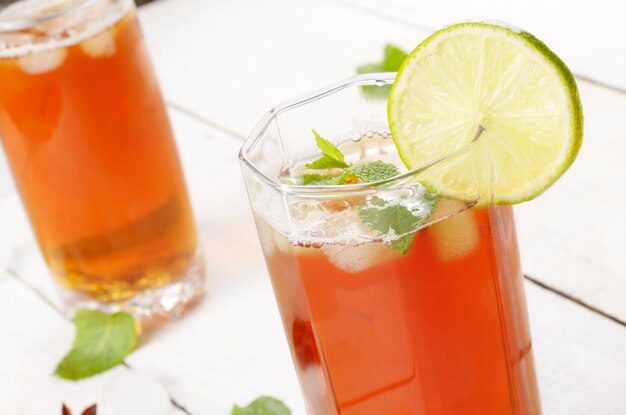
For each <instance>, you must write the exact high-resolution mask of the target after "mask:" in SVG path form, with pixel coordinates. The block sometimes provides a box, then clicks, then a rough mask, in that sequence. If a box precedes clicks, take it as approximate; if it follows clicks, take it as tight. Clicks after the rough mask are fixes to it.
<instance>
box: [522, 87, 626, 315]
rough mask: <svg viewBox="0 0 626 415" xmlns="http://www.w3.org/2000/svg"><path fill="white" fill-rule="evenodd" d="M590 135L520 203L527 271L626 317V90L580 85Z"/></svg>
mask: <svg viewBox="0 0 626 415" xmlns="http://www.w3.org/2000/svg"><path fill="white" fill-rule="evenodd" d="M580 92H581V97H582V100H583V107H584V110H585V139H584V143H583V146H582V149H581V151H580V154H579V156H578V159H577V160H576V162H575V163H574V165H573V166H572V167H571V169H570V170H569V171H568V172H567V173H566V174H565V175H564V176H563V177H562V178H561V179H560V180H559V181H558V182H557V183H556V184H555V185H554V186H553V187H552V188H551V189H549V190H548V191H547V192H546V193H545V194H543V195H541V196H540V197H539V198H537V199H536V200H533V201H532V202H529V203H525V204H523V205H521V206H518V207H517V208H516V213H517V222H518V233H519V237H520V246H521V250H522V264H524V269H525V271H526V272H527V273H528V274H530V275H532V276H534V277H536V278H538V279H540V280H541V281H543V282H545V283H548V284H550V285H552V286H555V287H558V288H559V289H561V290H563V291H566V292H567V293H569V294H571V295H573V296H576V297H578V298H580V299H581V300H583V301H585V302H587V303H589V304H591V305H593V306H595V307H598V308H600V309H602V310H604V311H606V312H608V313H610V314H613V315H614V316H616V317H618V318H620V319H622V320H623V321H626V301H624V299H625V298H626V256H625V255H623V250H624V246H626V226H625V225H624V212H625V211H626V192H624V189H625V188H626V181H625V179H624V178H625V177H626V164H625V163H624V161H623V157H624V154H626V95H624V94H619V93H615V92H612V91H608V90H606V89H604V88H600V87H596V86H590V85H587V84H584V83H581V85H580Z"/></svg>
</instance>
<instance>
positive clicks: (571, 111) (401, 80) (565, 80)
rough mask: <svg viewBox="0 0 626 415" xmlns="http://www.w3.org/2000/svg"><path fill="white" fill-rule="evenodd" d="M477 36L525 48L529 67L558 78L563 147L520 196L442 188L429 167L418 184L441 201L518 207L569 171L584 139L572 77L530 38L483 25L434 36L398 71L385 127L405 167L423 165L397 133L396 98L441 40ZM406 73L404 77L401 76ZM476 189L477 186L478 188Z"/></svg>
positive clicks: (500, 26) (462, 26)
mask: <svg viewBox="0 0 626 415" xmlns="http://www.w3.org/2000/svg"><path fill="white" fill-rule="evenodd" d="M478 31H483V32H485V35H487V34H489V35H491V36H494V37H495V38H500V39H502V38H505V39H507V42H510V43H512V44H516V45H517V46H518V47H519V45H521V46H522V47H523V48H524V51H525V52H528V53H527V55H529V56H531V58H534V59H535V60H534V61H533V62H535V63H538V64H539V65H540V66H541V65H543V68H544V69H546V71H547V72H546V73H548V74H550V75H551V76H552V78H551V79H558V83H559V86H560V93H561V94H564V95H563V96H562V99H561V101H562V102H566V103H567V104H566V106H567V108H566V112H567V114H566V118H567V117H569V120H567V121H569V122H568V124H569V125H567V128H566V129H565V132H564V137H563V140H564V147H563V149H562V150H560V151H559V157H558V158H557V159H556V162H555V163H554V165H552V166H548V168H550V169H551V171H550V173H548V174H545V175H544V176H543V177H541V180H540V181H536V182H532V183H528V184H527V185H526V186H525V187H524V188H523V189H522V191H517V192H509V193H508V194H507V192H500V193H492V194H485V193H486V192H485V191H484V189H477V190H476V193H475V194H473V193H472V191H469V190H468V187H464V188H462V189H459V188H450V187H448V186H447V185H446V183H443V182H442V181H441V180H438V178H437V177H433V175H431V174H429V171H432V170H435V169H433V168H432V167H430V168H428V169H425V171H424V173H423V174H422V175H421V180H420V181H422V183H424V185H425V186H426V187H427V188H428V189H429V190H431V191H436V192H437V193H439V194H442V195H444V196H447V197H451V198H455V199H459V200H466V201H467V200H469V199H473V198H476V196H479V197H482V199H483V200H484V201H486V202H491V203H497V204H516V203H521V202H524V201H527V200H531V199H533V198H535V197H536V196H538V195H539V194H541V193H543V192H544V191H545V190H546V189H547V188H548V187H550V186H551V185H552V184H553V183H554V182H555V181H556V180H557V179H558V178H559V177H560V176H561V175H562V174H563V173H564V172H565V171H566V170H567V169H568V168H569V166H570V165H571V164H572V163H573V161H574V159H575V158H576V156H577V154H578V152H579V150H580V147H581V145H582V136H583V112H582V105H581V103H580V97H579V93H578V88H577V86H576V82H575V80H574V77H573V75H572V73H571V72H570V70H569V69H568V68H567V66H566V65H565V64H564V63H563V61H562V60H561V59H560V58H559V57H558V56H557V55H556V54H555V53H554V52H552V51H551V50H550V49H549V48H548V47H547V46H546V45H545V44H544V43H543V42H541V41H540V40H539V39H537V38H536V37H534V36H533V35H532V34H530V33H528V32H525V31H523V30H521V29H518V28H513V27H510V26H507V25H505V24H502V23H493V22H484V21H473V22H462V23H457V24H453V25H450V26H448V27H445V28H443V29H441V30H439V31H437V32H435V33H434V34H432V35H431V36H429V37H428V38H427V39H426V40H424V41H423V42H422V43H421V44H420V45H418V46H417V47H416V48H415V50H413V51H412V52H411V53H410V54H409V56H408V57H407V59H406V60H405V61H404V63H403V64H402V66H401V67H400V69H399V71H398V76H397V79H396V82H395V83H394V85H393V87H392V90H391V93H390V94H389V102H388V117H389V126H390V130H391V133H392V137H393V139H394V141H395V143H396V147H397V148H398V152H399V154H400V157H401V158H402V160H403V161H404V163H405V164H406V165H407V167H408V168H410V169H414V168H418V167H420V166H419V164H424V161H425V160H419V161H420V163H416V160H415V158H416V157H413V154H412V152H411V149H410V148H409V144H410V143H409V142H408V141H407V140H406V138H405V137H404V135H403V133H402V131H400V130H399V129H398V127H399V125H398V124H399V122H398V120H399V119H400V115H399V113H398V112H399V111H401V108H400V106H399V105H396V101H399V99H400V98H402V96H403V93H405V92H406V91H407V89H408V88H410V86H409V85H408V82H409V78H410V76H411V75H412V74H411V72H410V71H411V69H413V68H414V67H415V65H416V62H417V61H419V59H422V58H424V57H425V56H428V54H427V53H426V52H429V49H432V50H434V49H435V48H436V47H437V46H439V45H440V44H441V41H445V40H446V39H450V38H451V37H452V36H455V35H458V34H463V33H465V34H467V33H469V34H474V33H478ZM406 71H409V72H406ZM407 73H408V75H407V76H405V75H406V74H407ZM554 76H556V78H554ZM522 93H523V92H522ZM471 147H472V145H470V146H468V147H467V151H468V152H471V151H474V152H476V151H475V149H474V150H472V148H471ZM476 148H478V147H476ZM454 157H458V156H454ZM444 163H445V161H444ZM440 170H441V169H440ZM477 174H478V173H477ZM476 186H477V187H479V186H478V184H477V185H476ZM492 191H493V190H490V192H492ZM490 192H487V193H490ZM485 199H491V200H485Z"/></svg>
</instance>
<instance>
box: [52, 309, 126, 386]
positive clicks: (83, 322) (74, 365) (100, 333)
mask: <svg viewBox="0 0 626 415" xmlns="http://www.w3.org/2000/svg"><path fill="white" fill-rule="evenodd" d="M74 324H75V325H76V336H75V338H74V343H73V344H72V349H71V350H70V351H69V353H68V354H67V355H65V357H64V358H63V360H61V362H60V363H59V364H58V366H57V368H56V370H55V372H54V373H55V374H56V375H57V376H59V377H61V378H63V379H68V380H79V379H83V378H86V377H90V376H94V375H97V374H99V373H102V372H104V371H105V370H108V369H111V368H113V367H115V366H117V365H118V364H120V363H121V362H122V360H124V358H125V357H126V356H127V355H128V354H129V353H130V352H132V351H133V349H134V348H135V345H136V343H137V336H138V333H137V328H136V324H135V319H134V318H133V316H132V315H130V314H129V313H127V312H124V311H119V312H117V313H114V314H107V313H103V312H102V311H97V310H79V311H78V312H77V313H76V316H75V318H74Z"/></svg>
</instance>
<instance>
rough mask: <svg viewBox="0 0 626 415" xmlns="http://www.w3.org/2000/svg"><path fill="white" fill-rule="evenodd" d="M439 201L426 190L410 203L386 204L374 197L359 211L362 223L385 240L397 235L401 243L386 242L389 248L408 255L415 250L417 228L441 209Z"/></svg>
mask: <svg viewBox="0 0 626 415" xmlns="http://www.w3.org/2000/svg"><path fill="white" fill-rule="evenodd" d="M438 201H439V197H438V196H437V195H435V194H433V193H430V192H429V191H428V190H426V189H425V188H420V190H419V193H418V194H416V195H414V196H413V197H412V198H411V199H410V200H405V201H403V202H404V203H402V201H400V200H389V201H385V200H383V199H381V198H379V197H374V198H372V199H370V200H368V201H367V202H364V203H362V204H361V205H359V207H358V215H359V218H360V219H361V221H362V222H363V223H364V224H365V225H366V226H367V227H368V228H370V229H371V230H372V231H375V232H378V233H379V234H380V235H382V236H386V235H389V234H390V233H392V232H393V234H394V235H396V236H399V238H398V239H394V240H392V241H388V242H385V245H387V246H388V247H389V248H391V249H393V250H395V251H396V252H399V253H400V254H402V255H406V253H407V252H408V251H409V248H410V247H411V243H412V242H413V238H414V236H415V234H414V233H411V232H414V231H415V230H416V229H417V227H418V226H419V225H420V224H421V223H422V222H423V221H424V220H426V219H427V218H428V217H429V216H430V215H431V214H433V213H434V212H435V210H436V209H437V204H438Z"/></svg>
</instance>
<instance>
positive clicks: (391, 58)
mask: <svg viewBox="0 0 626 415" xmlns="http://www.w3.org/2000/svg"><path fill="white" fill-rule="evenodd" d="M406 56H407V54H406V52H404V51H403V50H402V49H400V48H399V47H397V46H394V45H392V44H387V45H386V46H385V55H384V58H383V60H382V61H381V62H377V63H368V64H365V65H361V66H359V67H357V68H356V72H357V73H359V74H365V73H373V72H396V71H397V70H398V69H400V66H402V62H404V59H405V58H406ZM361 90H362V91H363V94H364V95H365V96H367V97H369V98H373V99H384V98H387V96H388V95H389V91H391V85H384V86H376V85H364V86H362V87H361Z"/></svg>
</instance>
